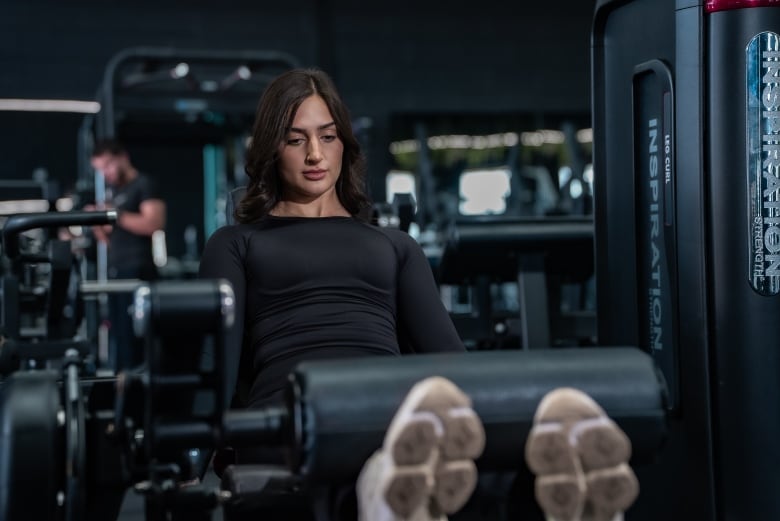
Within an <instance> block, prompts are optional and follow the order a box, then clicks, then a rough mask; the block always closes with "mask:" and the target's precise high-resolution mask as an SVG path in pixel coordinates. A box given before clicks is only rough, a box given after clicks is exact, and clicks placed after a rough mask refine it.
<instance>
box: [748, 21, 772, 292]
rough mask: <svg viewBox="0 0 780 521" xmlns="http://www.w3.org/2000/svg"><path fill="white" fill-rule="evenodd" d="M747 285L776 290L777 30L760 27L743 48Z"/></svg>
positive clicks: (768, 290) (761, 289)
mask: <svg viewBox="0 0 780 521" xmlns="http://www.w3.org/2000/svg"><path fill="white" fill-rule="evenodd" d="M745 54H746V56H745V64H746V77H747V100H746V103H747V106H746V109H747V110H746V114H747V136H746V137H747V172H746V173H747V196H748V205H747V208H748V229H749V237H750V240H749V241H748V254H749V274H748V280H750V285H751V286H752V287H753V289H754V290H756V291H757V292H758V293H760V294H762V295H777V294H778V293H780V36H778V35H777V34H776V33H773V32H763V33H759V34H757V35H756V36H754V37H753V39H752V40H750V43H749V44H748V46H747V48H746V49H745Z"/></svg>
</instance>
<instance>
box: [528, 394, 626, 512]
mask: <svg viewBox="0 0 780 521" xmlns="http://www.w3.org/2000/svg"><path fill="white" fill-rule="evenodd" d="M630 457H631V442H630V440H629V439H628V437H627V436H626V435H625V433H624V432H623V431H622V430H620V428H619V427H618V426H617V425H616V424H615V423H614V422H613V421H612V420H610V419H609V418H608V417H607V415H606V413H605V412H604V410H603V409H601V407H599V406H598V404H596V402H594V401H593V400H592V399H591V398H590V397H589V396H587V395H586V394H584V393H582V392H580V391H577V390H575V389H568V388H567V389H559V390H555V391H552V392H551V393H549V394H548V395H547V396H545V398H544V399H543V400H542V402H541V403H540V404H539V408H538V409H537V414H536V416H535V418H534V426H533V428H532V429H531V432H530V434H529V436H528V442H527V444H526V462H527V463H528V467H529V468H530V469H531V471H532V472H533V473H534V474H535V475H536V483H535V493H536V500H537V502H538V503H539V505H540V506H541V508H542V510H544V512H545V514H546V515H547V516H549V517H552V518H553V519H556V520H557V521H576V520H579V519H580V518H581V517H582V514H583V512H584V511H586V510H587V511H588V518H589V519H592V520H593V521H611V520H612V519H613V518H614V517H615V515H617V514H620V513H622V512H623V511H625V510H626V509H627V508H628V507H629V506H630V505H631V504H632V503H633V502H634V500H635V499H636V497H637V495H638V493H639V484H638V482H637V479H636V476H635V475H634V473H633V471H632V470H631V468H630V467H629V466H628V464H627V463H628V460H629V458H630Z"/></svg>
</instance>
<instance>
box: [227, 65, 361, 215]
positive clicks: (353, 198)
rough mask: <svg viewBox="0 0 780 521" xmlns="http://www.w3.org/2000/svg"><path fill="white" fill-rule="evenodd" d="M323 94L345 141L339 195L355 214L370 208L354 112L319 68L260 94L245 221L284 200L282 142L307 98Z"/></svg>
mask: <svg viewBox="0 0 780 521" xmlns="http://www.w3.org/2000/svg"><path fill="white" fill-rule="evenodd" d="M315 94H316V95H318V96H320V97H321V98H322V99H323V100H324V101H325V104H326V105H327V106H328V109H329V110H330V113H331V115H332V116H333V121H334V122H335V123H336V131H337V133H338V136H339V139H341V142H342V143H343V145H344V155H343V156H342V161H341V173H340V175H339V179H338V181H337V182H336V194H337V195H338V198H339V201H340V202H341V204H342V205H343V206H344V208H346V210H347V211H348V212H349V213H350V214H352V215H355V216H359V215H360V214H362V213H365V212H366V210H367V208H368V207H369V206H370V203H369V199H368V197H367V195H366V193H365V166H364V161H363V155H362V154H361V152H360V144H359V143H358V141H357V139H356V138H355V135H354V134H353V132H352V122H351V121H350V116H349V110H348V109H347V107H346V105H344V102H343V101H341V97H340V96H339V94H338V92H337V91H336V87H335V86H334V84H333V81H332V80H331V79H330V77H328V75H327V74H325V72H323V71H321V70H319V69H293V70H291V71H287V72H285V73H283V74H281V75H279V76H278V77H277V78H275V79H274V80H273V81H272V82H271V83H270V84H269V85H268V86H267V87H266V89H265V91H264V92H263V95H262V96H261V98H260V102H259V104H258V107H257V113H256V114H255V123H254V127H253V129H252V141H251V143H250V144H249V148H248V150H247V153H246V167H245V170H246V173H247V175H248V176H249V183H248V184H247V190H246V195H245V196H244V197H243V199H242V200H241V202H240V203H239V204H238V205H237V206H236V212H235V218H236V221H237V222H239V223H250V222H256V221H257V220H259V219H261V218H262V217H265V216H266V215H268V213H269V212H270V211H271V209H272V208H273V207H274V206H276V204H277V203H278V202H279V201H280V200H281V198H282V182H281V176H280V175H279V171H278V168H277V162H278V159H279V145H280V143H282V141H283V140H284V139H285V137H286V134H287V131H288V130H289V128H290V126H292V122H293V119H294V118H295V113H296V111H297V110H298V107H300V105H301V103H302V102H303V100H305V99H306V98H308V97H310V96H313V95H315Z"/></svg>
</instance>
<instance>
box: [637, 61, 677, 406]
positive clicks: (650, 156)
mask: <svg viewBox="0 0 780 521" xmlns="http://www.w3.org/2000/svg"><path fill="white" fill-rule="evenodd" d="M633 111H634V113H633V121H634V136H633V141H634V147H633V155H634V182H633V186H634V191H635V192H634V197H635V199H634V208H635V210H634V211H635V219H636V221H635V227H636V228H635V230H636V234H635V237H636V241H635V248H636V257H635V258H636V270H637V271H636V275H637V286H636V295H637V309H636V310H637V313H638V316H637V318H638V322H637V326H638V328H637V329H638V330H637V333H638V338H637V340H638V345H639V347H641V348H642V349H644V350H646V351H647V352H649V353H650V354H651V356H652V357H653V360H655V362H656V363H657V364H658V367H659V368H660V369H661V371H662V372H663V374H664V377H665V379H666V381H667V385H668V386H669V406H670V407H671V408H672V409H674V408H676V407H677V404H678V402H679V399H678V394H679V393H678V391H677V389H678V387H679V385H678V380H679V378H678V369H677V352H678V337H679V328H678V325H677V317H678V313H677V300H678V299H677V244H676V243H677V237H676V230H677V224H676V207H677V205H676V184H677V180H676V175H675V174H676V169H675V135H674V86H673V84H672V75H671V72H670V70H669V67H668V66H667V65H666V64H665V63H664V62H662V61H660V60H651V61H649V62H645V63H641V64H639V65H637V66H636V67H635V68H634V78H633Z"/></svg>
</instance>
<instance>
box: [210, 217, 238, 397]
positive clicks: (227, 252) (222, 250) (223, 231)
mask: <svg viewBox="0 0 780 521" xmlns="http://www.w3.org/2000/svg"><path fill="white" fill-rule="evenodd" d="M245 251H246V247H245V243H244V237H243V235H242V234H240V233H239V230H238V228H237V227H235V226H227V227H224V228H220V229H218V230H217V231H216V232H214V234H213V235H212V236H211V237H210V238H209V240H208V242H207V243H206V246H205V248H204V249H203V255H202V256H201V259H200V271H199V273H198V277H199V278H201V279H226V280H227V281H228V282H230V284H231V285H232V286H233V293H234V295H235V299H236V301H235V305H236V320H235V323H234V324H233V326H232V327H231V328H230V330H229V331H228V332H227V336H226V339H225V346H224V348H225V381H224V385H225V387H224V392H225V400H226V403H225V407H229V406H230V402H231V400H232V398H233V394H234V393H235V390H236V384H237V382H238V368H239V361H240V360H241V348H242V341H243V336H244V313H245V304H246V274H245V272H244V253H245Z"/></svg>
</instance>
